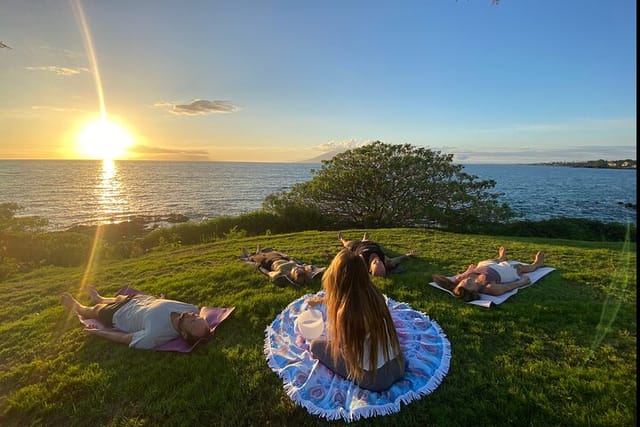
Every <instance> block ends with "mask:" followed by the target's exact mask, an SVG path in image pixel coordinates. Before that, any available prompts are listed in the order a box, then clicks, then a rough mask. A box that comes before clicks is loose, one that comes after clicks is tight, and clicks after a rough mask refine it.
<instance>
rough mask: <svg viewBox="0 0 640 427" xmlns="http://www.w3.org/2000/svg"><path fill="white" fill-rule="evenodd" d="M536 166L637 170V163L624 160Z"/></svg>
mask: <svg viewBox="0 0 640 427" xmlns="http://www.w3.org/2000/svg"><path fill="white" fill-rule="evenodd" d="M533 164H534V165H543V166H567V167H571V168H596V169H635V168H636V161H635V160H631V159H624V160H602V159H600V160H587V161H583V162H546V163H533Z"/></svg>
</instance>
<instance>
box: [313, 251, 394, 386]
mask: <svg viewBox="0 0 640 427" xmlns="http://www.w3.org/2000/svg"><path fill="white" fill-rule="evenodd" d="M322 287H323V289H324V291H325V296H324V297H312V298H308V299H307V303H308V304H309V306H311V307H315V306H317V305H318V304H326V308H327V336H328V337H329V339H328V340H327V339H322V338H317V339H315V340H313V341H311V353H312V354H313V356H314V357H315V358H317V359H318V360H319V361H320V362H321V363H322V364H324V365H325V366H326V367H328V368H329V369H331V370H332V371H333V372H335V373H337V374H339V375H341V376H343V377H345V378H347V379H349V380H352V381H354V382H355V383H356V384H358V385H359V386H360V387H362V388H365V389H368V390H372V391H383V390H387V389H388V388H389V387H391V385H392V384H393V383H394V382H396V381H398V380H399V379H401V378H402V377H403V376H404V368H405V363H404V358H403V355H402V351H401V349H400V343H399V341H398V336H397V334H396V329H395V326H394V325H393V320H392V319H391V313H390V312H389V307H388V306H387V302H386V299H385V297H384V295H383V294H382V292H381V291H380V290H379V289H378V288H377V287H376V286H375V285H374V284H373V282H372V281H371V277H370V276H369V272H368V271H367V266H366V264H365V263H364V261H363V260H362V258H361V257H359V256H358V255H356V254H355V253H354V252H353V251H350V250H348V249H342V251H340V253H338V255H336V257H335V258H334V259H333V261H331V264H330V265H329V267H328V268H327V270H326V271H325V272H324V275H323V276H322Z"/></svg>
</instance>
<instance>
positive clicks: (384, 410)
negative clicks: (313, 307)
mask: <svg viewBox="0 0 640 427" xmlns="http://www.w3.org/2000/svg"><path fill="white" fill-rule="evenodd" d="M318 294H319V293H318ZM318 294H316V295H318ZM312 295H313V294H308V295H305V296H303V297H300V298H298V299H297V300H295V301H293V302H291V303H290V304H289V305H288V306H287V308H286V309H285V310H283V314H284V313H285V312H286V311H288V310H290V309H291V308H292V307H293V306H294V305H296V304H300V301H301V300H302V301H304V300H305V299H306V298H308V297H310V296H312ZM387 302H388V305H389V308H390V309H391V311H392V315H393V311H394V310H411V311H413V312H414V313H417V314H418V315H419V317H421V318H422V319H424V320H426V321H428V322H429V324H430V327H429V328H427V329H426V330H429V329H431V327H433V329H434V330H435V332H433V333H429V335H430V336H433V339H434V340H435V339H436V338H437V341H438V345H439V346H440V345H441V353H439V356H440V359H439V360H438V361H437V363H438V364H437V367H436V368H435V370H434V372H432V373H431V374H430V376H429V379H428V380H427V382H426V384H423V385H422V386H421V387H419V388H417V389H415V390H408V391H406V392H404V394H402V395H400V396H397V397H395V399H394V401H389V402H387V403H384V404H379V405H368V406H361V407H357V408H354V409H351V410H349V409H347V408H345V407H343V406H334V409H327V408H322V407H320V406H318V405H316V404H314V403H313V402H312V401H310V400H308V399H305V398H303V397H302V395H301V390H302V389H303V388H304V384H303V385H298V386H296V385H294V384H293V383H292V382H291V381H290V380H289V379H288V378H287V376H286V375H283V371H284V370H285V369H286V368H287V366H289V364H286V365H284V366H282V367H281V366H279V365H278V362H277V361H276V358H275V356H276V355H275V353H274V349H273V347H272V341H271V340H270V337H273V336H274V335H276V334H277V333H278V332H277V331H276V329H274V328H273V327H272V326H273V324H274V323H272V324H270V325H268V326H267V327H266V328H265V341H264V353H265V356H266V359H267V365H268V366H269V368H271V369H272V370H273V371H274V372H275V373H276V374H277V375H278V376H279V377H280V379H282V381H283V388H284V390H285V393H286V394H287V396H289V398H290V399H291V400H292V401H293V402H294V403H295V404H296V405H298V406H301V407H303V408H305V409H306V410H307V412H309V413H310V414H312V415H316V416H319V417H321V418H324V419H326V420H329V421H336V420H343V421H345V422H347V423H350V422H353V421H357V420H360V419H361V418H369V417H375V416H384V415H390V414H393V413H397V412H399V411H400V410H401V408H402V405H408V404H409V403H411V402H413V401H415V400H419V399H421V398H422V397H424V396H426V395H428V394H430V393H432V392H433V391H434V390H435V389H436V388H437V387H438V386H439V385H440V384H441V382H442V381H443V380H444V377H445V376H446V375H447V373H448V372H449V368H450V363H451V343H450V342H449V340H448V339H447V335H446V334H445V333H444V331H443V330H442V328H441V327H440V325H439V324H438V323H437V322H435V321H432V320H431V319H430V317H429V316H428V315H426V314H425V313H423V312H420V311H418V310H415V309H413V308H411V307H410V306H409V305H408V304H406V303H397V302H396V301H394V300H392V299H390V298H388V299H387ZM296 309H297V308H296ZM283 314H281V315H280V316H283ZM287 315H289V313H287ZM292 317H293V316H292ZM415 318H417V316H416V317H413V315H411V319H415ZM276 320H278V318H276ZM401 320H403V319H401ZM288 321H291V318H288ZM274 322H275V320H274ZM405 359H406V354H405ZM431 362H432V363H435V362H434V361H433V360H432V361H431ZM314 363H316V366H313V367H312V368H311V369H310V371H309V376H308V378H307V381H309V380H310V379H311V378H312V377H313V375H314V372H315V374H316V375H318V373H317V371H316V369H317V365H318V364H319V362H317V361H315V362H314ZM431 369H433V366H432V368H431ZM344 381H346V380H344ZM392 387H393V386H392ZM355 389H356V390H359V388H358V387H355ZM352 390H353V389H349V392H348V394H347V396H349V397H350V396H351V395H352ZM347 400H349V399H347Z"/></svg>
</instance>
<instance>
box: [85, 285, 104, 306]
mask: <svg viewBox="0 0 640 427" xmlns="http://www.w3.org/2000/svg"><path fill="white" fill-rule="evenodd" d="M87 293H88V294H89V300H90V301H91V305H95V304H99V303H100V302H102V297H101V296H100V294H99V293H98V290H97V289H96V288H95V287H93V286H89V288H88V289H87Z"/></svg>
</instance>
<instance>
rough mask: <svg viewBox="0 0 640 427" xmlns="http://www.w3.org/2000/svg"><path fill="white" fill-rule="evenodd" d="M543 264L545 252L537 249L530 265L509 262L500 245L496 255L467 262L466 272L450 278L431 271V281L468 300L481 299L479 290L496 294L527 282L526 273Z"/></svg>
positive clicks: (524, 284) (529, 280)
mask: <svg viewBox="0 0 640 427" xmlns="http://www.w3.org/2000/svg"><path fill="white" fill-rule="evenodd" d="M543 264H544V254H543V253H542V252H538V253H537V254H536V256H535V259H534V261H533V264H515V265H511V264H509V262H508V261H507V257H506V251H505V248H504V246H501V247H500V249H499V250H498V258H496V259H488V260H485V261H480V262H479V263H478V264H470V265H469V267H468V268H467V270H466V271H464V272H462V273H460V274H457V275H455V276H454V277H453V279H450V278H448V277H446V276H443V275H441V274H434V275H433V281H434V282H436V283H437V284H438V285H439V286H441V287H443V288H445V289H447V290H449V291H451V292H453V295H455V296H456V297H458V298H462V299H463V300H464V301H467V302H468V301H473V300H476V299H478V298H480V296H479V295H478V294H479V293H483V294H487V295H493V296H497V295H502V294H504V293H505V292H509V291H512V290H514V289H517V288H521V287H523V286H526V285H528V284H529V283H531V279H529V276H528V275H526V274H525V273H531V272H532V271H535V270H537V269H538V268H540V267H542V265H543Z"/></svg>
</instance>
